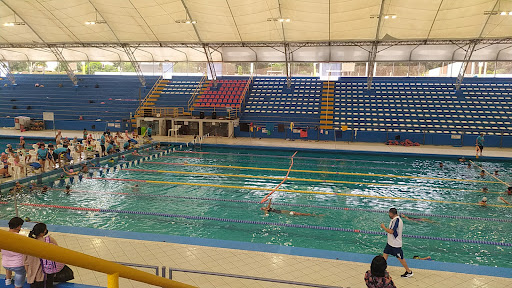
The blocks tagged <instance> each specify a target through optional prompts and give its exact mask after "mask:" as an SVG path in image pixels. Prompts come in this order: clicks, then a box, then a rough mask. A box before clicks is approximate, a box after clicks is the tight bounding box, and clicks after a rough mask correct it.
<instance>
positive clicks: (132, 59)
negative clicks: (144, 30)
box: [122, 44, 146, 86]
mask: <svg viewBox="0 0 512 288" xmlns="http://www.w3.org/2000/svg"><path fill="white" fill-rule="evenodd" d="M122 46H123V49H124V53H126V56H128V59H130V63H132V66H133V68H134V69H135V73H137V77H139V81H140V84H141V85H142V86H146V78H144V74H143V73H142V69H140V65H139V62H137V58H135V54H133V51H132V48H131V47H130V46H128V45H126V44H123V45H122Z"/></svg>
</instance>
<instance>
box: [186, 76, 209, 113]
mask: <svg viewBox="0 0 512 288" xmlns="http://www.w3.org/2000/svg"><path fill="white" fill-rule="evenodd" d="M205 80H206V74H204V75H203V77H202V78H201V81H199V84H197V87H196V89H194V92H192V96H191V97H190V99H188V111H190V108H191V107H192V106H193V105H194V101H195V100H196V97H197V95H198V94H199V93H201V89H202V88H203V83H204V81H205Z"/></svg>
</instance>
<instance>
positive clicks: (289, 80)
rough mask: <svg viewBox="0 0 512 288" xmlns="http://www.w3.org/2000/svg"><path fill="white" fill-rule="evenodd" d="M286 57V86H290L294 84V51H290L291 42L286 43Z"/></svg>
mask: <svg viewBox="0 0 512 288" xmlns="http://www.w3.org/2000/svg"><path fill="white" fill-rule="evenodd" d="M284 57H285V64H286V87H288V88H290V87H291V86H292V66H291V65H292V64H291V61H292V59H291V58H292V52H291V51H290V44H289V43H284Z"/></svg>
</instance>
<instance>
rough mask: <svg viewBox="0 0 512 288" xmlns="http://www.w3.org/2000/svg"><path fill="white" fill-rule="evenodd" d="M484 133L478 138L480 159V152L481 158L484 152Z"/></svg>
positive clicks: (477, 144)
mask: <svg viewBox="0 0 512 288" xmlns="http://www.w3.org/2000/svg"><path fill="white" fill-rule="evenodd" d="M484 142H485V139H484V133H480V136H478V137H476V146H477V147H478V149H477V151H476V156H477V157H478V152H480V156H482V151H483V150H484Z"/></svg>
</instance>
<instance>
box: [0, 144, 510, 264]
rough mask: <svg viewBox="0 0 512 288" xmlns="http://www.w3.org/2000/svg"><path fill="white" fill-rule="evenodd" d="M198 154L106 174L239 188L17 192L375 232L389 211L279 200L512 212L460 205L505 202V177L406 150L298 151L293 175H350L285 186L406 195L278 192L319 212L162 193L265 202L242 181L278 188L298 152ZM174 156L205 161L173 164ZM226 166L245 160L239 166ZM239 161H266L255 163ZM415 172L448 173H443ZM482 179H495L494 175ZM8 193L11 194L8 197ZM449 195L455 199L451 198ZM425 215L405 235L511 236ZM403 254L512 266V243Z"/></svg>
mask: <svg viewBox="0 0 512 288" xmlns="http://www.w3.org/2000/svg"><path fill="white" fill-rule="evenodd" d="M196 152H207V153H209V154H200V153H182V152H178V153H172V154H169V157H161V158H158V159H157V160H152V162H159V163H143V164H142V165H138V166H136V167H132V168H135V169H143V170H166V171H177V172H191V173H194V174H176V173H159V172H156V171H146V172H143V171H119V172H114V173H111V174H109V175H107V177H108V178H115V179H142V180H150V181H164V182H180V183H199V184H206V185H223V186H236V187H234V188H233V187H231V188H228V187H211V186H190V185H182V184H170V183H134V182H128V181H117V180H98V179H94V180H93V179H85V180H84V181H82V182H81V183H77V184H75V185H72V189H73V191H74V192H72V194H71V195H69V196H66V195H64V193H63V192H62V191H60V190H53V191H50V192H49V193H47V194H45V195H40V194H39V195H34V194H24V195H21V196H20V202H22V203H41V204H52V205H64V206H76V207H88V208H101V209H117V210H129V211H147V212H157V213H168V214H184V215H193V216H207V217H219V218H228V219H241V220H250V221H265V222H280V223H291V224H306V225H317V226H327V227H342V228H351V229H361V230H370V231H382V229H381V228H380V223H385V224H386V225H388V223H389V220H390V219H389V217H388V215H387V214H386V213H375V212H365V211H347V210H329V209H321V208H311V207H287V206H279V203H292V204H310V205H321V206H333V207H350V208H364V209H382V210H387V209H389V208H390V207H396V208H398V209H399V211H400V212H404V213H406V212H421V213H431V214H438V215H460V216H476V217H489V218H496V219H511V216H512V208H507V207H480V206H475V205H465V204H458V203H476V202H478V201H479V200H480V199H481V198H482V197H483V196H487V197H488V198H489V204H495V205H501V206H504V203H503V202H501V201H499V200H498V197H499V196H504V195H499V194H498V192H499V193H502V192H503V191H505V189H506V186H505V185H503V184H501V183H496V181H495V179H493V178H491V177H489V176H486V177H483V178H482V177H480V176H479V172H480V170H479V169H478V168H467V167H466V165H465V164H461V163H459V162H458V161H457V159H450V160H446V159H444V160H440V159H434V158H420V157H410V156H409V157H404V156H385V155H378V156H375V155H364V154H346V153H324V152H322V153H320V152H302V151H301V152H299V153H297V156H296V157H297V158H296V159H295V161H294V166H293V169H294V170H307V171H306V172H297V171H292V172H291V173H290V177H293V178H301V179H315V180H321V181H323V180H326V181H345V182H353V183H329V182H325V183H324V182H312V181H298V180H287V181H286V182H285V183H284V184H283V185H282V186H281V188H280V189H289V190H298V191H317V192H338V193H343V194H361V195H364V196H385V197H399V198H400V199H387V198H384V199H382V198H372V197H353V196H347V195H322V194H306V193H287V192H276V193H274V195H273V203H274V204H275V206H274V208H276V209H286V210H293V211H297V212H304V213H314V214H322V215H323V216H319V217H307V216H290V215H287V214H274V213H271V214H270V215H267V216H266V215H265V213H264V212H263V211H261V210H260V207H262V206H263V205H259V204H254V203H232V202H219V201H213V200H210V201H207V200H188V199H175V198H166V197H158V196H157V195H171V196H192V197H205V198H215V199H233V200H249V201H260V200H261V199H262V198H263V197H264V196H265V195H266V194H268V193H269V191H261V190H252V189H247V188H244V187H264V188H273V187H275V186H276V185H277V184H279V182H281V180H280V179H266V178H262V177H283V176H284V175H286V171H272V170H269V169H275V168H277V169H285V170H286V169H287V168H288V166H289V163H290V160H289V159H288V158H286V157H289V156H290V155H291V154H293V152H290V151H280V150H273V151H270V150H254V149H251V150H248V149H235V148H229V149H228V148H208V149H206V148H203V149H202V150H196ZM244 154H245V155H244ZM247 154H251V155H247ZM440 161H442V162H444V165H445V166H444V168H442V169H441V168H439V162H440ZM162 162H164V163H162ZM173 163H175V164H176V163H181V164H183V163H186V164H194V165H196V164H199V165H207V166H193V165H174V164H173ZM478 164H481V165H483V166H484V167H485V168H486V169H488V171H494V170H499V171H500V176H499V177H500V178H501V179H502V180H504V181H507V182H509V181H512V179H510V175H509V173H508V172H509V171H511V168H512V167H511V166H512V165H511V163H510V162H509V161H507V162H505V161H494V162H493V161H478ZM220 166H239V168H227V167H220ZM240 167H241V168H240ZM243 167H249V168H251V167H256V168H263V169H257V170H254V169H247V168H243ZM329 172H349V173H355V174H356V175H341V174H328V173H329ZM197 173H208V174H197ZM211 174H232V175H245V176H243V177H228V176H225V175H224V176H221V175H211ZM386 175H402V176H410V178H393V177H389V176H386ZM247 176H255V177H247ZM416 177H433V178H443V179H444V178H446V179H445V180H440V179H425V178H416ZM449 179H465V180H471V181H453V180H449ZM482 181H490V182H493V183H486V182H482ZM134 184H138V185H139V186H140V187H133V186H134ZM377 184H385V185H377ZM484 186H486V187H488V188H489V191H490V192H491V193H488V194H486V195H484V194H483V193H481V192H478V191H479V190H481V188H482V187H484ZM112 193H128V194H112ZM130 194H132V195H130ZM135 194H137V195H135ZM140 194H144V195H153V197H145V196H143V195H142V196H141V195H140ZM504 197H508V199H509V200H512V197H510V196H504ZM401 198H415V199H430V200H438V201H440V202H423V201H412V200H407V199H401ZM8 199H11V198H10V196H9V197H8ZM11 200H12V199H11ZM446 201H449V202H457V203H447V202H446ZM13 211H14V208H13V207H12V205H0V218H2V219H8V218H9V217H10V216H12V214H13ZM20 215H21V216H23V217H26V216H28V217H30V218H32V219H33V220H37V221H43V222H45V223H49V224H56V225H70V226H78V227H91V228H98V229H108V230H123V231H135V232H146V233H158V234H169V235H182V236H190V237H201V238H214V239H225V240H235V241H244V242H255V243H266V244H277V245H285V246H294V247H306V248H317V249H324V250H334V251H345V252H355V253H365V254H379V253H382V250H383V248H384V246H385V244H386V238H385V236H383V235H367V234H361V233H347V232H336V231H323V230H312V229H305V228H290V227H277V226H272V225H250V224H239V223H226V222H218V221H211V220H187V219H179V218H167V217H161V216H149V215H131V214H116V213H100V212H84V211H71V210H60V209H52V208H36V207H27V206H24V207H20ZM415 217H419V216H415ZM428 218H429V219H431V220H433V221H436V223H425V222H420V223H417V222H412V221H408V220H404V234H412V235H425V236H435V237H447V238H460V239H473V240H482V241H497V242H506V243H511V242H512V234H511V232H512V224H511V223H510V222H505V223H504V222H491V221H482V220H464V219H449V218H440V217H428ZM404 253H405V256H406V258H412V256H413V255H419V256H421V257H426V256H431V257H432V258H434V259H435V260H436V261H445V262H456V263H468V264H478V265H486V266H499V267H510V268H512V263H511V262H510V259H511V255H512V247H500V246H493V245H477V244H470V243H456V242H446V241H436V240H423V239H411V238H404Z"/></svg>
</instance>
